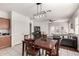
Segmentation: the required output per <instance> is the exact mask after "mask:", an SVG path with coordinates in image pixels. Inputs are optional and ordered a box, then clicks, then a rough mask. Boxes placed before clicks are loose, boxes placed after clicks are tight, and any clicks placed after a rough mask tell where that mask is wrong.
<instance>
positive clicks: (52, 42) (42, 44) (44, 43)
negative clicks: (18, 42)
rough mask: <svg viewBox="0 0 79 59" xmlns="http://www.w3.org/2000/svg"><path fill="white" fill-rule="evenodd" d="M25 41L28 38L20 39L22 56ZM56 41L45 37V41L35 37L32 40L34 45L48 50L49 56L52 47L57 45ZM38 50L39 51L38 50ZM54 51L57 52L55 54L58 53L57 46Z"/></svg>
mask: <svg viewBox="0 0 79 59" xmlns="http://www.w3.org/2000/svg"><path fill="white" fill-rule="evenodd" d="M30 40H32V39H30ZM27 41H29V40H24V41H22V56H23V55H24V49H25V45H26V43H27ZM57 42H58V41H57V40H50V39H47V40H46V41H45V40H42V39H36V40H34V45H35V46H37V47H39V48H40V49H43V50H46V51H49V52H50V56H51V55H52V49H54V48H55V47H57V45H58V44H57ZM39 52H40V50H39ZM56 52H57V55H59V53H58V48H57V51H56ZM39 55H40V54H39Z"/></svg>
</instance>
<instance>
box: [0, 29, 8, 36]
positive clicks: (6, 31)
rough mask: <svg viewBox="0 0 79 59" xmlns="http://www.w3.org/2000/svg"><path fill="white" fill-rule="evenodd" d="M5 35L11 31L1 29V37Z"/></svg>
mask: <svg viewBox="0 0 79 59" xmlns="http://www.w3.org/2000/svg"><path fill="white" fill-rule="evenodd" d="M4 33H9V30H6V29H0V35H2V34H4Z"/></svg>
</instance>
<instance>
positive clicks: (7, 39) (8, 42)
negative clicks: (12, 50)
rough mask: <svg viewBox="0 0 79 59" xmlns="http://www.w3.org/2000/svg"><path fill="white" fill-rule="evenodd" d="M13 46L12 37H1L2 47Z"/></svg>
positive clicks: (0, 43) (0, 46)
mask: <svg viewBox="0 0 79 59" xmlns="http://www.w3.org/2000/svg"><path fill="white" fill-rule="evenodd" d="M9 46H11V40H10V37H0V48H5V47H9Z"/></svg>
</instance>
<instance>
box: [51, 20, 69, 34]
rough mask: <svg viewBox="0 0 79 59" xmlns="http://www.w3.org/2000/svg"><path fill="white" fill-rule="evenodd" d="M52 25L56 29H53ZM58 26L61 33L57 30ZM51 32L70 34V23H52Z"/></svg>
mask: <svg viewBox="0 0 79 59" xmlns="http://www.w3.org/2000/svg"><path fill="white" fill-rule="evenodd" d="M52 27H54V31H52ZM61 27H63V30H62V29H61ZM57 28H58V30H59V33H58V32H56V31H57V30H56V29H57ZM50 33H52V34H68V23H67V22H57V23H53V24H51V29H50Z"/></svg>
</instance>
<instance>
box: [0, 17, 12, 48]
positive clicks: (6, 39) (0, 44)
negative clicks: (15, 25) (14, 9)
mask: <svg viewBox="0 0 79 59" xmlns="http://www.w3.org/2000/svg"><path fill="white" fill-rule="evenodd" d="M10 46H11V39H10V20H9V19H7V18H1V17H0V49H1V48H5V47H10Z"/></svg>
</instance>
